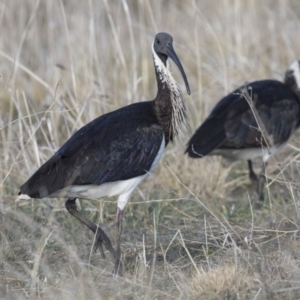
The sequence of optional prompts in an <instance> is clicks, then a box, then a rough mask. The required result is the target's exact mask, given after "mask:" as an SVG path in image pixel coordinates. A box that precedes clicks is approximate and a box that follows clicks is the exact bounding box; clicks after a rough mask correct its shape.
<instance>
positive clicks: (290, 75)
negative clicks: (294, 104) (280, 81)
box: [284, 60, 300, 97]
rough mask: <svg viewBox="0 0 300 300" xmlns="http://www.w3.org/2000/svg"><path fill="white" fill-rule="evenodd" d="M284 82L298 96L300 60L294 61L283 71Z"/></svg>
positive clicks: (299, 93) (299, 94)
mask: <svg viewBox="0 0 300 300" xmlns="http://www.w3.org/2000/svg"><path fill="white" fill-rule="evenodd" d="M284 83H285V84H286V85H287V86H288V87H289V88H290V89H291V90H292V91H293V92H294V93H296V94H297V96H298V97H300V61H298V60H296V61H294V62H293V63H292V64H291V65H290V67H289V68H288V70H287V71H286V73H285V78H284Z"/></svg>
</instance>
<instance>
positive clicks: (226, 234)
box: [0, 0, 300, 300]
mask: <svg viewBox="0 0 300 300" xmlns="http://www.w3.org/2000/svg"><path fill="white" fill-rule="evenodd" d="M299 16H300V2H299V0H285V1H280V0H265V1H260V0H244V1H239V0H224V1H221V0H186V1H182V0H172V1H171V0H164V1H162V0H155V1H150V0H135V1H129V0H122V1H121V0H119V1H117V0H112V1H109V0H97V1H95V0H88V1H80V0H73V1H69V0H56V1H43V0H36V1H34V0H27V1H17V0H15V1H8V0H2V1H1V2H0V28H1V39H0V66H1V67H0V298H1V299H34V298H37V299H230V300H233V299H257V300H258V299H300V247H299V244H300V231H299V226H300V207H299V204H300V202H299V197H300V185H299V177H300V165H299V156H300V143H299V134H296V135H295V136H294V137H293V139H292V140H291V141H290V143H289V144H288V145H287V146H286V147H285V148H284V150H283V151H281V152H280V153H279V154H278V155H276V156H275V157H274V158H272V159H271V160H270V162H269V165H268V169H267V181H268V185H267V188H266V192H265V193H266V197H265V201H264V203H263V205H262V206H261V207H260V208H257V207H256V205H255V200H256V195H255V193H254V190H253V188H252V186H251V183H250V181H249V179H248V169H247V164H246V163H245V162H237V163H234V164H228V163H226V162H224V161H222V160H221V159H220V158H218V157H208V158H204V159H201V160H200V159H199V160H191V159H189V158H188V157H187V156H186V155H183V151H184V147H185V144H186V142H187V140H188V138H189V136H187V137H186V140H184V141H177V142H176V143H174V144H171V145H169V146H168V147H167V149H166V151H165V154H164V157H163V159H162V161H161V162H160V164H159V166H158V167H157V169H156V170H155V171H154V172H153V174H152V175H151V176H149V177H148V178H147V179H146V180H145V181H144V182H143V183H142V184H141V185H140V186H139V187H138V188H137V189H136V190H135V192H134V193H133V195H132V198H131V200H130V203H129V204H128V206H127V207H126V211H125V217H124V233H123V240H122V249H123V257H122V259H123V263H124V266H125V271H124V274H123V275H124V276H123V277H119V278H114V277H113V275H112V270H113V263H112V262H111V260H110V257H109V254H108V253H107V259H106V260H104V259H102V258H101V256H100V253H99V252H96V253H94V252H93V251H92V244H93V235H92V233H91V232H89V231H88V229H87V228H85V227H83V226H82V225H81V224H79V222H78V221H77V220H75V219H74V218H73V217H72V216H71V215H70V214H68V213H67V211H66V209H65V208H64V203H63V199H43V200H37V199H36V200H34V199H32V200H26V201H25V200H22V201H19V202H16V201H15V200H16V198H17V194H18V192H19V187H20V185H21V184H23V183H24V182H25V181H26V180H27V179H28V178H29V176H30V175H31V174H32V173H33V172H34V171H35V170H36V169H37V168H38V167H39V166H40V165H41V164H42V163H43V162H45V161H46V160H47V159H48V158H49V157H50V156H51V155H52V154H53V153H54V152H55V151H56V150H57V149H58V148H59V147H60V146H61V145H62V144H63V143H64V141H65V140H66V139H67V138H68V137H70V136H71V134H72V133H73V132H75V131H76V130H78V129H79V128H80V127H81V126H83V125H84V124H86V123H87V122H89V121H91V120H93V119H94V118H96V117H97V116H99V115H101V114H103V113H106V112H110V111H112V110H115V109H117V108H119V107H122V106H125V105H127V104H129V103H133V102H138V101H144V100H150V99H153V98H154V97H155V95H156V82H155V76H154V68H153V61H152V55H151V43H152V41H153V38H154V36H155V34H156V33H157V32H160V31H166V32H168V33H170V34H171V35H172V36H173V38H174V48H175V50H176V52H177V54H178V56H179V58H180V60H181V62H182V65H183V67H184V69H185V71H186V74H187V77H188V80H189V83H190V87H191V93H192V94H191V96H188V95H186V92H185V88H184V84H183V81H182V78H181V76H180V73H179V72H178V70H177V68H176V66H174V67H173V72H174V76H175V77H176V79H177V81H178V82H179V84H180V85H181V86H182V90H183V92H184V95H185V100H186V104H187V107H188V110H189V127H190V128H189V135H191V134H192V133H193V132H194V130H195V129H196V128H197V127H198V126H199V124H200V123H201V121H203V120H204V118H205V116H207V114H208V113H209V112H210V110H211V108H212V107H213V105H214V104H215V103H216V102H217V101H218V100H219V99H220V98H221V97H222V96H224V95H225V94H227V93H228V92H230V91H231V90H232V89H234V88H236V87H238V86H240V85H242V84H243V83H245V82H246V81H252V80H259V79H265V78H273V79H279V80H282V78H283V76H284V73H285V71H286V69H287V68H288V66H289V65H290V64H291V63H292V62H293V61H294V60H296V59H300V52H299V49H300V39H299V32H300V17H299ZM259 167H260V162H259V161H257V162H256V164H255V168H256V170H259ZM78 204H79V205H80V207H81V210H82V211H83V213H84V214H85V215H87V216H88V217H89V218H90V219H92V220H93V221H95V222H98V223H101V224H103V228H105V229H106V230H107V232H108V235H109V232H110V230H111V226H112V224H113V221H114V216H115V212H116V198H109V199H108V198H107V199H103V201H101V202H100V201H98V202H97V201H80V202H78Z"/></svg>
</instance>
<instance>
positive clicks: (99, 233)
mask: <svg viewBox="0 0 300 300" xmlns="http://www.w3.org/2000/svg"><path fill="white" fill-rule="evenodd" d="M75 201H76V199H68V200H67V201H66V203H65V206H66V209H67V210H68V212H69V213H70V214H71V215H72V216H74V217H75V218H76V219H78V220H79V221H80V222H81V223H83V224H84V225H86V226H87V227H88V228H89V229H90V230H92V231H93V232H94V233H95V234H96V241H95V246H94V249H95V250H96V249H97V248H98V247H99V249H100V252H101V255H102V257H105V255H104V251H103V245H102V244H104V245H105V247H106V248H107V250H108V251H109V252H110V253H111V254H112V256H113V257H114V258H115V256H116V253H115V250H114V248H113V247H112V245H111V242H110V239H109V238H108V236H107V235H106V233H105V232H104V231H103V230H102V229H101V228H100V227H99V226H97V225H96V224H95V223H93V222H91V221H90V220H89V219H88V218H86V217H85V216H84V215H83V214H81V213H80V212H79V211H78V210H77V207H76V203H75Z"/></svg>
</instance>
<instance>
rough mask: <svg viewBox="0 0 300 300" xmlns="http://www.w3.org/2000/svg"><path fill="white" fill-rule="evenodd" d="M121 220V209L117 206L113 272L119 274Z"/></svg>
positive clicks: (120, 271)
mask: <svg viewBox="0 0 300 300" xmlns="http://www.w3.org/2000/svg"><path fill="white" fill-rule="evenodd" d="M122 221H123V210H121V209H120V208H118V210H117V214H116V223H115V225H116V227H117V233H116V252H115V274H119V275H121V273H122V270H121V265H120V258H121V235H122V230H123V226H122Z"/></svg>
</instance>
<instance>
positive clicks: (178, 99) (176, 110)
mask: <svg viewBox="0 0 300 300" xmlns="http://www.w3.org/2000/svg"><path fill="white" fill-rule="evenodd" d="M152 54H153V60H154V65H155V68H156V70H157V73H158V74H159V79H160V80H161V81H162V82H163V83H164V84H166V85H167V87H168V88H169V90H170V91H171V103H172V110H173V113H172V121H171V130H172V133H173V134H174V135H177V136H179V138H180V139H183V138H185V137H186V133H187V129H186V126H187V125H186V116H185V114H186V108H185V103H184V99H183V95H182V92H181V89H180V87H179V86H178V84H177V82H176V81H175V79H174V77H173V75H172V71H171V64H170V61H169V58H168V59H167V63H166V65H167V66H165V65H164V64H163V62H162V61H161V59H160V58H159V57H158V55H157V54H156V52H155V50H154V47H153V44H152Z"/></svg>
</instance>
